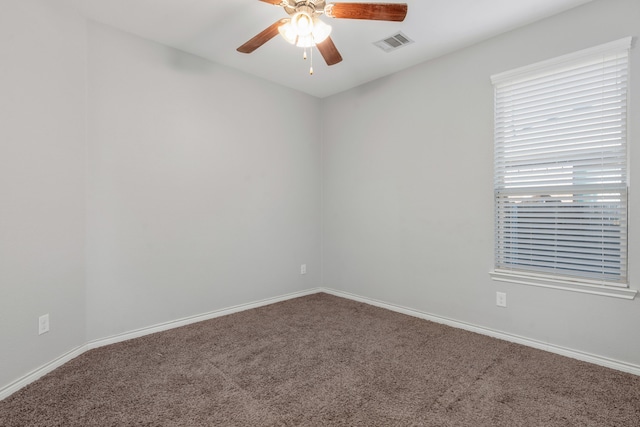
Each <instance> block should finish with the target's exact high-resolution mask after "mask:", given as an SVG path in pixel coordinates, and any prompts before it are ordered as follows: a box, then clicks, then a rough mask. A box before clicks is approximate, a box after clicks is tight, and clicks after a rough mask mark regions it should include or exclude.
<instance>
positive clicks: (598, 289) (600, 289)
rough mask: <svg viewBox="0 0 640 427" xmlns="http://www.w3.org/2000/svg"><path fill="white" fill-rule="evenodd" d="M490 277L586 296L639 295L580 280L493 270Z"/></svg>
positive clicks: (634, 292)
mask: <svg viewBox="0 0 640 427" xmlns="http://www.w3.org/2000/svg"><path fill="white" fill-rule="evenodd" d="M489 275H490V276H491V278H492V279H493V280H496V281H499V282H510V283H518V284H521V285H528V286H539V287H542V288H551V289H561V290H564V291H571V292H580V293H584V294H592V295H600V296H605V297H612V298H621V299H627V300H632V299H634V298H635V297H636V295H637V294H638V291H636V290H633V289H629V288H624V287H617V286H606V285H601V284H595V283H593V282H591V281H586V280H585V281H582V280H580V279H575V280H567V279H561V278H556V277H552V276H544V275H537V274H525V273H518V272H513V271H508V270H493V271H490V272H489Z"/></svg>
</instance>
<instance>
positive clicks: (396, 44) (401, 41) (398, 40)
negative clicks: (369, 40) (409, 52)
mask: <svg viewBox="0 0 640 427" xmlns="http://www.w3.org/2000/svg"><path fill="white" fill-rule="evenodd" d="M411 43H413V40H411V39H410V38H409V37H407V35H406V34H404V33H402V32H400V33H397V34H394V35H392V36H389V37H387V38H384V39H382V40H380V41H377V42H375V43H374V45H376V46H378V47H379V48H380V49H382V50H384V51H385V52H391V51H392V50H396V49H400V48H401V47H402V46H406V45H408V44H411Z"/></svg>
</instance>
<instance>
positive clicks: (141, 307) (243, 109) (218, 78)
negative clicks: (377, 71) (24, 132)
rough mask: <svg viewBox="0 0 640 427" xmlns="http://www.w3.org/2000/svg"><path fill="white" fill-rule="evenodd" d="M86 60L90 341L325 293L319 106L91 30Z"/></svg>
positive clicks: (112, 32)
mask: <svg viewBox="0 0 640 427" xmlns="http://www.w3.org/2000/svg"><path fill="white" fill-rule="evenodd" d="M88 52H89V60H88V64H89V72H88V74H89V163H88V164H89V167H88V177H89V180H88V182H89V184H88V240H87V254H88V256H87V259H88V266H87V271H88V274H87V313H88V315H87V322H88V329H87V338H88V339H89V340H93V339H98V338H104V337H106V336H110V335H113V334H117V333H121V332H126V331H131V330H134V329H137V328H140V327H145V326H148V325H153V324H157V323H160V322H165V321H171V320H175V319H179V318H182V317H185V316H191V315H194V314H200V313H206V312H208V311H211V310H214V309H220V308H226V307H230V306H233V305H237V304H241V303H247V302H252V301H257V300H260V299H264V298H268V297H274V296H279V295H284V294H287V293H291V292H294V291H300V290H304V289H309V288H313V287H317V286H319V285H320V135H321V132H320V123H319V120H317V116H318V115H319V111H320V110H319V109H320V101H319V100H318V99H316V98H313V97H311V96H308V95H304V94H301V93H299V92H295V91H291V90H288V89H285V88H282V87H280V86H277V85H274V84H271V83H267V82H265V81H262V80H259V79H256V78H254V77H249V76H247V75H242V74H240V73H238V72H237V71H233V70H230V69H228V68H225V67H223V66H219V65H216V64H213V63H211V62H208V61H205V60H203V59H200V58H197V57H195V56H191V55H188V54H185V53H182V52H180V51H177V50H174V49H171V48H167V47H164V46H162V45H159V44H155V43H151V42H148V41H146V40H143V39H140V38H137V37H134V36H130V35H127V34H124V33H122V32H119V31H116V30H113V29H110V28H108V27H105V26H101V25H98V24H90V25H89V50H88ZM303 263H306V264H307V269H308V270H307V271H308V274H306V275H304V276H303V275H300V264H303Z"/></svg>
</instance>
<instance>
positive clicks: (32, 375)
mask: <svg viewBox="0 0 640 427" xmlns="http://www.w3.org/2000/svg"><path fill="white" fill-rule="evenodd" d="M318 292H321V288H314V289H308V290H306V291H300V292H293V293H290V294H286V295H281V296H278V297H273V298H266V299H263V300H260V301H254V302H250V303H247V304H239V305H235V306H233V307H227V308H224V309H220V310H214V311H211V312H208V313H203V314H199V315H196V316H190V317H185V318H182V319H177V320H172V321H170V322H165V323H160V324H157V325H152V326H149V327H146V328H140V329H136V330H134V331H129V332H124V333H122V334H117V335H113V336H110V337H107V338H101V339H98V340H93V341H89V342H88V343H86V344H84V345H82V346H80V347H77V348H75V349H73V350H71V351H69V352H68V353H65V354H63V355H62V356H60V357H58V358H57V359H55V360H52V361H51V362H49V363H46V364H44V365H42V366H40V367H39V368H37V369H35V370H33V371H31V372H29V373H28V374H27V375H25V376H23V377H21V378H18V379H17V380H15V381H14V382H12V383H10V384H8V385H6V386H4V387H2V388H0V400H3V399H6V398H7V397H9V396H10V395H12V394H13V393H15V392H16V391H18V390H20V389H21V388H22V387H24V386H26V385H28V384H30V383H32V382H34V381H36V380H37V379H39V378H41V377H43V376H44V375H46V374H48V373H49V372H51V371H53V370H54V369H56V368H59V367H60V366H62V365H64V364H65V363H67V362H68V361H70V360H71V359H73V358H75V357H78V356H80V355H81V354H82V353H84V352H86V351H88V350H92V349H94V348H98V347H103V346H105V345H109V344H115V343H118V342H122V341H127V340H130V339H134V338H139V337H143V336H145V335H149V334H154V333H156V332H162V331H166V330H169V329H173V328H178V327H180V326H185V325H189V324H191V323H196V322H202V321H203V320H209V319H214V318H216V317H221V316H226V315H228V314H232V313H238V312H240V311H245V310H251V309H252V308H258V307H263V306H265V305H270V304H275V303H277V302H282V301H287V300H290V299H293V298H298V297H303V296H306V295H312V294H316V293H318Z"/></svg>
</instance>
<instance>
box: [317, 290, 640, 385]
mask: <svg viewBox="0 0 640 427" xmlns="http://www.w3.org/2000/svg"><path fill="white" fill-rule="evenodd" d="M322 292H325V293H327V294H331V295H335V296H337V297H342V298H347V299H350V300H353V301H358V302H362V303H365V304H369V305H373V306H376V307H380V308H385V309H387V310H391V311H395V312H398V313H402V314H406V315H409V316H413V317H418V318H420V319H425V320H430V321H432V322H436V323H441V324H443V325H447V326H452V327H454V328H458V329H464V330H466V331H470V332H475V333H478V334H481V335H487V336H490V337H493V338H498V339H501V340H504V341H509V342H512V343H516V344H522V345H525V346H527V347H533V348H537V349H539V350H544V351H548V352H550V353H555V354H559V355H561V356H566V357H570V358H572V359H577V360H581V361H583V362H589V363H593V364H595V365H600V366H604V367H607V368H611V369H616V370H618V371H622V372H627V373H629V374H634V375H638V376H640V366H639V365H635V364H632V363H627V362H622V361H619V360H614V359H610V358H607V357H603V356H598V355H595V354H590V353H585V352H582V351H578V350H573V349H570V348H566V347H561V346H557V345H553V344H548V343H544V342H542V341H537V340H532V339H530V338H525V337H521V336H519V335H513V334H509V333H506V332H501V331H496V330H494V329H489V328H485V327H482V326H478V325H473V324H470V323H465V322H460V321H457V320H453V319H449V318H446V317H441V316H436V315H433V314H429V313H425V312H422V311H419V310H414V309H412V308H407V307H403V306H399V305H395V304H389V303H386V302H382V301H378V300H375V299H371V298H367V297H362V296H359V295H355V294H351V293H349V292H343V291H338V290H335V289H330V288H322Z"/></svg>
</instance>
